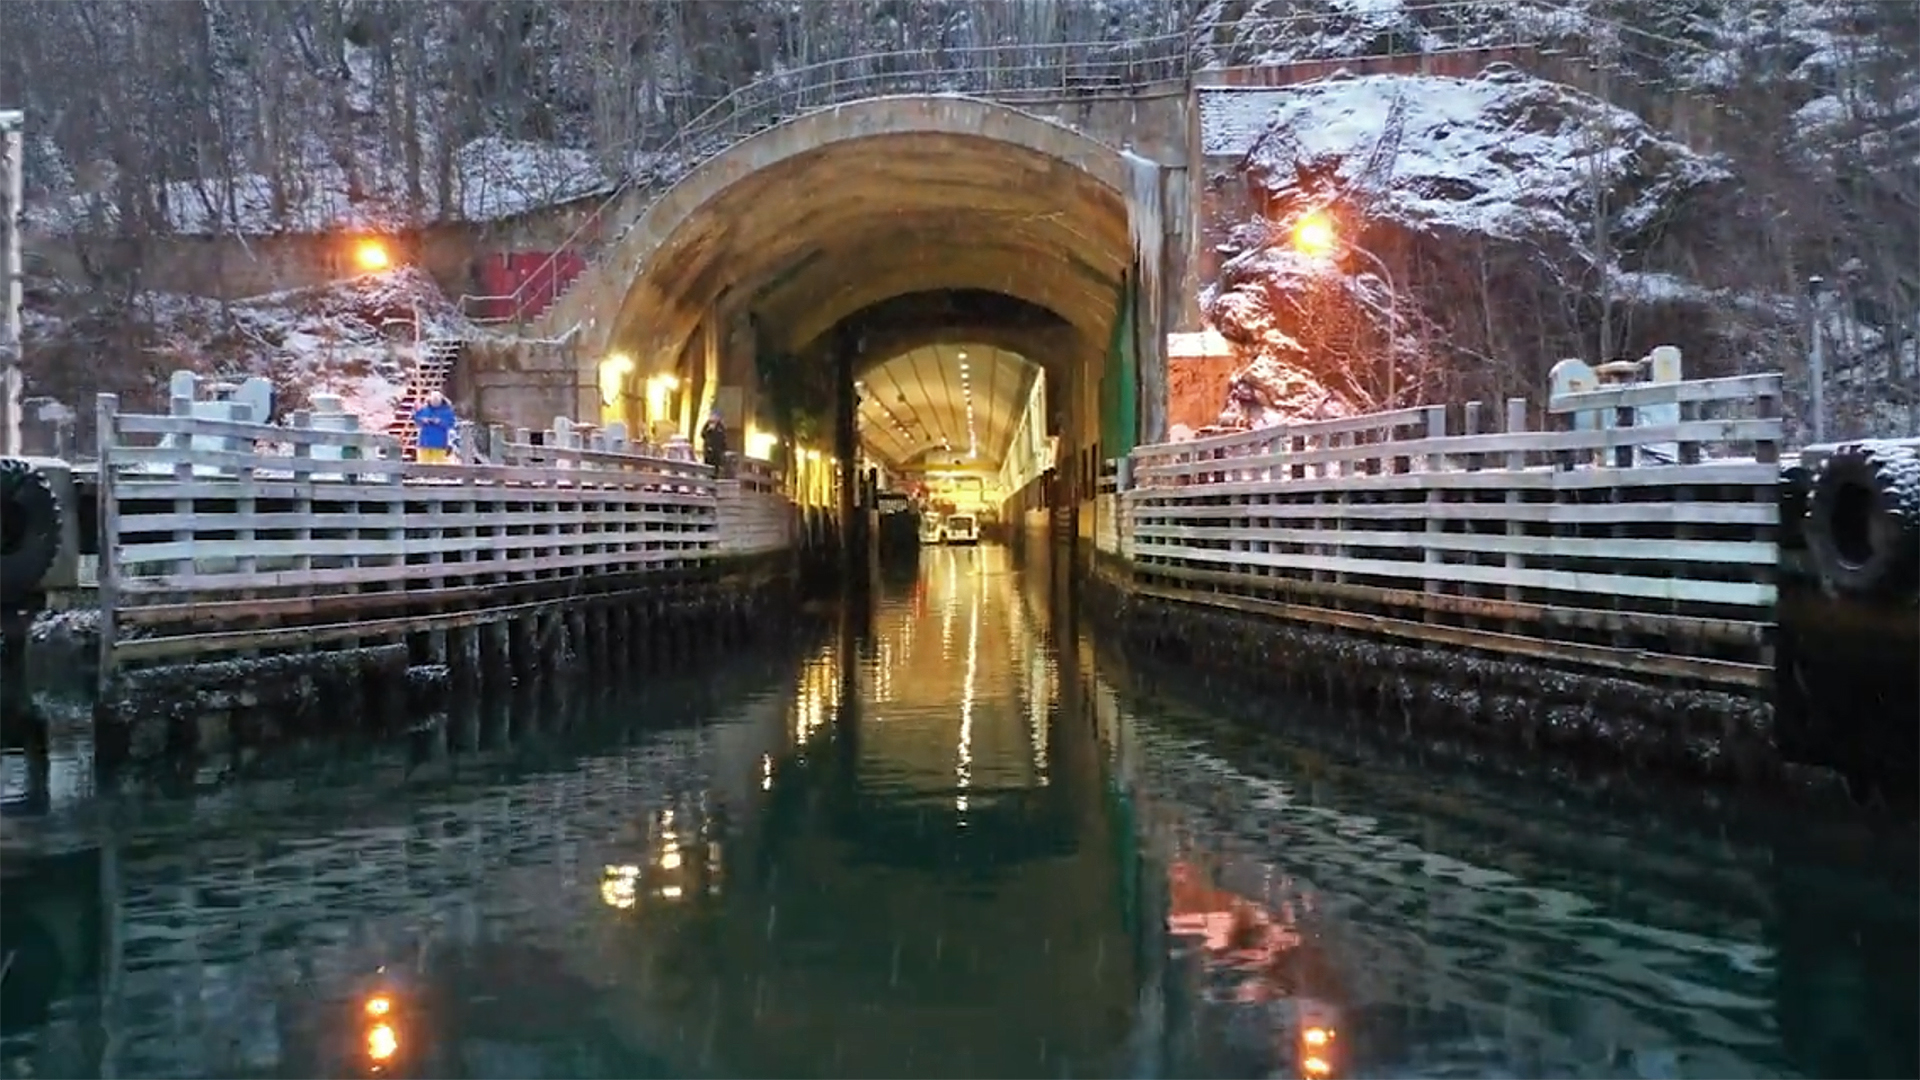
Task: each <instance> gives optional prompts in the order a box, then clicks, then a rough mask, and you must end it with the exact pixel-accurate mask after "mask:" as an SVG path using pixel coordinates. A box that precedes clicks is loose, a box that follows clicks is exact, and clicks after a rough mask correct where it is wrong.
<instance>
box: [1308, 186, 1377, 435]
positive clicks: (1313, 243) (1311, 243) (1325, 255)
mask: <svg viewBox="0 0 1920 1080" xmlns="http://www.w3.org/2000/svg"><path fill="white" fill-rule="evenodd" d="M1293 247H1294V250H1296V251H1298V252H1300V253H1301V254H1302V255H1306V256H1308V257H1309V258H1315V259H1330V258H1331V257H1332V256H1333V255H1335V254H1336V253H1343V254H1351V255H1358V256H1360V257H1361V258H1363V259H1365V260H1367V262H1369V263H1371V264H1373V268H1374V269H1376V270H1378V271H1379V272H1380V278H1381V280H1382V281H1385V282H1386V283H1387V298H1388V304H1389V308H1388V311H1387V407H1388V408H1392V407H1393V403H1394V399H1395V398H1396V397H1398V389H1399V369H1400V364H1399V353H1400V319H1399V315H1400V289H1399V286H1397V285H1395V284H1394V281H1393V271H1391V270H1389V269H1387V264H1386V263H1384V262H1382V261H1380V256H1378V255H1375V254H1374V253H1373V252H1371V251H1368V250H1367V249H1366V248H1363V247H1361V246H1360V245H1358V244H1355V243H1352V242H1350V241H1347V240H1344V239H1342V238H1341V236H1340V230H1339V229H1338V228H1337V227H1336V226H1335V225H1334V221H1333V217H1332V216H1331V215H1330V214H1328V213H1327V212H1326V211H1324V210H1311V211H1308V212H1307V213H1306V214H1305V215H1304V216H1302V217H1301V218H1300V220H1298V221H1296V222H1294V225H1293Z"/></svg>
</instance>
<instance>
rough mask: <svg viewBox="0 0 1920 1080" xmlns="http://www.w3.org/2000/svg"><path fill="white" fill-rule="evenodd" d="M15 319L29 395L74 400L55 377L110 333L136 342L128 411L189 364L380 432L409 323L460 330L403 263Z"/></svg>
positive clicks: (116, 341) (405, 352)
mask: <svg viewBox="0 0 1920 1080" xmlns="http://www.w3.org/2000/svg"><path fill="white" fill-rule="evenodd" d="M43 299H44V300H45V301H46V302H45V303H44V304H43V305H42V306H41V310H40V312H39V313H37V314H36V315H35V317H33V318H30V319H29V320H28V322H27V324H26V350H27V353H26V354H27V363H28V371H27V374H28V379H29V383H30V385H32V386H33V387H34V388H35V390H36V392H39V393H45V394H50V395H53V396H56V397H63V398H66V399H68V400H82V398H81V396H80V395H79V394H77V393H72V392H68V391H65V390H64V389H63V386H64V384H68V383H71V382H72V381H73V379H74V376H76V375H82V376H83V373H84V371H85V368H86V367H87V366H89V365H88V359H89V354H90V353H91V354H93V355H97V352H95V351H94V350H95V349H97V348H98V347H99V342H100V339H97V338H93V337H92V336H91V335H92V334H93V333H94V332H95V331H105V330H109V329H110V330H111V332H113V333H114V334H115V335H116V336H115V337H114V338H112V339H111V341H110V344H109V345H108V347H110V348H117V349H127V350H137V352H138V353H139V355H140V358H141V360H140V368H139V369H138V371H136V372H133V373H132V374H133V376H134V381H133V382H132V383H131V384H129V385H123V386H119V387H115V389H118V390H120V391H121V392H122V394H123V396H124V397H125V399H126V400H125V405H126V407H127V408H129V409H131V410H138V409H157V408H160V407H162V406H163V405H164V403H163V402H162V401H161V400H160V397H161V388H162V386H163V384H164V382H165V380H166V377H167V375H168V374H170V373H171V372H173V371H175V370H181V369H186V370H192V371H197V372H200V373H201V374H204V375H210V376H217V377H222V378H231V379H243V378H247V377H249V376H255V375H258V376H264V377H266V378H268V379H271V380H272V381H273V384H274V389H275V398H274V401H275V411H276V412H277V413H278V414H280V416H284V415H285V414H286V413H288V412H291V411H293V410H295V409H300V408H305V407H306V406H307V405H309V404H310V403H311V398H312V395H314V394H316V393H331V394H337V395H339V396H340V397H341V398H342V399H343V403H344V406H345V408H346V410H347V411H348V412H350V413H354V414H356V415H357V416H359V417H360V424H361V427H362V428H363V429H367V430H385V429H386V427H387V424H388V422H389V421H390V420H392V418H393V406H394V401H395V399H396V397H397V396H398V395H399V393H400V391H401V389H402V388H403V387H404V386H405V384H406V380H407V377H408V374H409V373H410V371H411V369H412V367H413V363H414V340H415V330H414V320H415V316H416V314H417V315H418V317H419V323H420V327H421V334H422V336H423V337H428V338H431V337H434V336H443V335H464V336H471V335H473V334H474V333H476V329H475V328H474V327H472V326H470V325H468V324H466V323H465V322H464V320H462V318H461V317H460V315H459V313H458V312H457V311H456V310H455V308H454V307H453V305H452V304H451V303H450V302H449V301H448V300H447V298H446V297H445V296H444V295H443V294H442V293H441V292H440V290H439V289H438V288H437V287H436V286H435V285H434V284H433V282H432V281H431V280H428V279H427V278H426V277H425V276H423V275H421V274H420V273H419V272H418V271H415V270H412V269H401V270H395V271H391V272H388V273H382V274H369V275H366V276H364V277H359V278H354V279H352V280H349V281H344V282H340V283H338V284H336V285H333V286H329V287H325V288H314V289H298V290H291V291H288V292H283V293H274V294H271V295H268V296H261V297H256V298H253V299H250V300H246V301H241V302H238V303H233V304H230V305H226V306H224V307H223V306H222V305H221V304H220V303H219V302H217V301H213V300H207V299H204V298H201V297H192V296H180V295H177V294H168V293H144V294H141V295H139V296H136V297H135V298H134V299H133V302H132V303H131V304H130V305H129V306H128V310H127V311H126V312H124V313H123V314H122V315H121V316H120V317H119V318H118V319H117V320H114V321H113V323H112V325H111V326H110V327H100V326H98V325H96V324H95V323H94V322H93V321H91V320H86V319H76V320H64V319H61V318H60V317H58V316H53V315H48V314H45V313H44V312H45V308H46V307H57V304H58V298H43Z"/></svg>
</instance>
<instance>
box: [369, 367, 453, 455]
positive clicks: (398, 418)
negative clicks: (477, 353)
mask: <svg viewBox="0 0 1920 1080" xmlns="http://www.w3.org/2000/svg"><path fill="white" fill-rule="evenodd" d="M460 350H461V342H460V339H459V338H429V339H427V340H425V341H422V342H421V343H420V345H419V347H418V348H417V350H416V351H415V354H414V367H413V377H412V378H410V379H408V380H407V385H406V387H405V388H404V389H402V390H401V391H400V398H399V400H397V401H395V402H394V403H393V419H392V420H391V421H388V423H387V434H389V435H391V436H393V437H394V438H396V439H399V440H400V455H401V457H403V458H405V459H406V460H408V461H412V460H413V459H414V457H415V452H416V451H417V450H418V449H419V448H420V429H419V428H418V427H416V426H415V425H414V422H413V414H414V412H415V411H416V410H418V409H419V408H420V406H421V405H423V404H425V402H426V400H427V395H428V394H431V393H433V392H434V391H435V390H445V389H446V385H447V376H448V375H451V374H452V373H453V366H454V365H455V364H457V363H459V362H460Z"/></svg>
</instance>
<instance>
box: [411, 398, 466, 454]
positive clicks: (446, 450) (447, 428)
mask: <svg viewBox="0 0 1920 1080" xmlns="http://www.w3.org/2000/svg"><path fill="white" fill-rule="evenodd" d="M457 422H458V418H457V417H455V416H454V415H453V403H452V402H450V401H448V400H447V395H445V394H443V393H441V392H440V391H438V390H435V391H434V392H433V393H431V394H428V395H427V403H426V404H425V405H422V406H420V408H419V409H417V410H415V411H414V414H413V426H414V427H415V428H416V429H417V430H418V431H419V432H420V441H419V443H418V445H419V448H420V461H421V462H422V463H423V464H427V465H444V464H446V463H447V462H448V461H450V460H452V456H453V426H454V424H455V423H457Z"/></svg>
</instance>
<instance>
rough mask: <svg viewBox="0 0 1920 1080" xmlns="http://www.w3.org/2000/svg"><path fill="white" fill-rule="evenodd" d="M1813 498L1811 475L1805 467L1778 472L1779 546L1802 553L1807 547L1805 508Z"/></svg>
mask: <svg viewBox="0 0 1920 1080" xmlns="http://www.w3.org/2000/svg"><path fill="white" fill-rule="evenodd" d="M1812 498H1813V473H1812V472H1811V471H1809V470H1808V469H1807V467H1806V466H1805V465H1799V464H1795V465H1788V466H1787V467H1786V468H1783V469H1781V470H1780V546H1781V547H1782V548H1785V549H1786V550H1788V551H1802V550H1805V548H1806V546H1807V508H1808V504H1809V503H1810V502H1811V500H1812Z"/></svg>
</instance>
